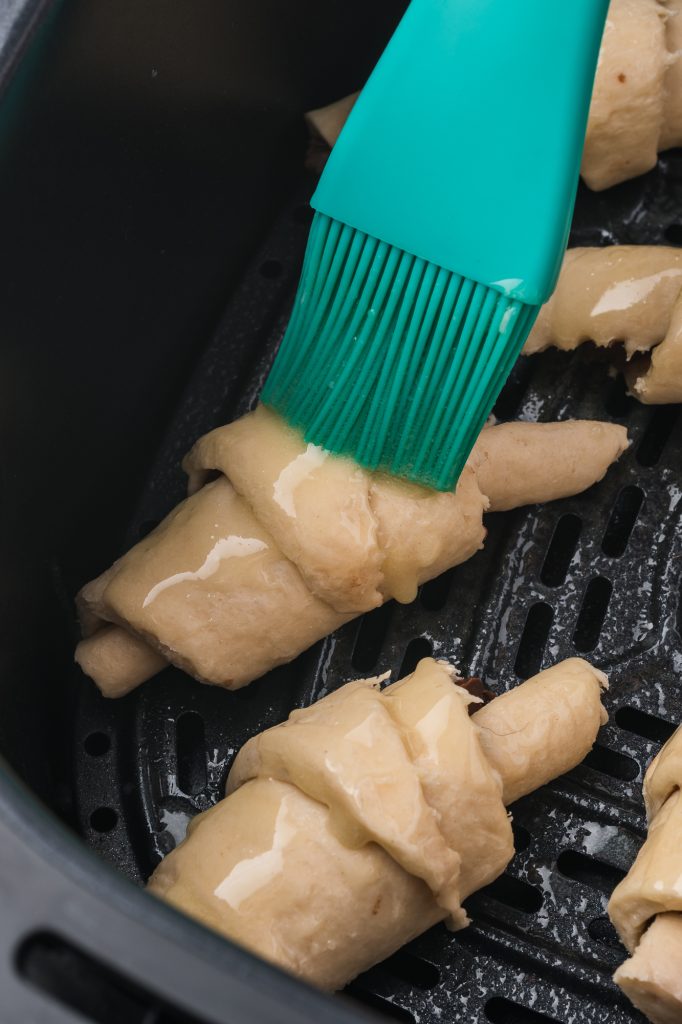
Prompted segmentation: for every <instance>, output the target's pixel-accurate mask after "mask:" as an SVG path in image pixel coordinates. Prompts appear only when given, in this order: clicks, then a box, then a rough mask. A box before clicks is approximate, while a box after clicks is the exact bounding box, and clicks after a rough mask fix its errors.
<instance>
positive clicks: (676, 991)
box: [609, 727, 682, 1024]
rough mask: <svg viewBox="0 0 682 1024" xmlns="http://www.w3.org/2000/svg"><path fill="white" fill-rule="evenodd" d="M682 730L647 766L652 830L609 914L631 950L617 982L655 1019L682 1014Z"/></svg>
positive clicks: (660, 1022)
mask: <svg viewBox="0 0 682 1024" xmlns="http://www.w3.org/2000/svg"><path fill="white" fill-rule="evenodd" d="M681 786H682V727H680V728H679V729H677V731H676V732H675V733H674V734H673V736H672V737H671V738H670V739H669V740H668V742H667V743H666V744H665V746H664V747H663V748H662V749H661V751H660V752H659V754H658V755H657V757H655V758H654V760H653V761H652V763H651V764H650V765H649V768H648V770H647V773H646V775H645V778H644V798H645V804H646V808H647V814H648V817H649V834H648V836H647V838H646V840H645V842H644V845H643V846H642V848H641V849H640V851H639V853H638V855H637V857H636V859H635V862H634V864H633V865H632V867H631V868H630V871H629V872H628V873H627V875H626V876H625V878H624V879H623V881H622V882H620V884H619V885H617V886H616V888H615V889H614V891H613V894H612V896H611V899H610V901H609V916H610V917H611V920H612V921H613V923H614V925H615V926H616V930H617V931H618V934H619V935H620V937H621V939H622V941H623V943H624V945H625V946H626V948H627V949H628V951H629V952H630V953H631V954H632V956H631V958H630V959H629V960H627V961H626V962H625V963H624V964H623V965H622V966H621V967H619V968H618V970H617V971H616V973H615V975H614V980H615V981H616V982H617V984H619V985H620V986H621V988H622V989H623V991H624V992H625V993H626V995H628V996H629V998H630V999H631V1000H632V1002H633V1003H634V1004H635V1006H637V1007H638V1008H639V1009H640V1010H642V1011H643V1012H644V1013H646V1014H647V1016H648V1017H649V1019H650V1020H652V1021H654V1022H655V1024H670V1022H672V1021H675V1022H677V1021H679V1020H680V1019H682V1017H681V1013H682V884H681V880H682V845H681V843H680V838H681V837H682V789H681Z"/></svg>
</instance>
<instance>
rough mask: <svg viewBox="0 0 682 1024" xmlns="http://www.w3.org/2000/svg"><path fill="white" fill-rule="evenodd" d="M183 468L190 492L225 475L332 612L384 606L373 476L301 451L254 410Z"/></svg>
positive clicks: (204, 443) (218, 433) (283, 426)
mask: <svg viewBox="0 0 682 1024" xmlns="http://www.w3.org/2000/svg"><path fill="white" fill-rule="evenodd" d="M183 468H184V469H185V470H186V472H187V474H188V476H189V491H190V494H192V493H193V492H194V491H196V490H198V489H199V488H200V487H201V486H202V485H203V484H204V482H205V480H206V478H207V474H208V473H209V472H210V471H211V470H220V472H221V473H224V474H225V476H226V477H227V478H228V480H229V481H230V482H231V483H232V486H233V487H234V488H235V490H236V491H237V493H238V494H240V495H241V496H242V497H243V498H244V500H245V501H246V502H248V504H249V505H250V506H251V508H252V509H253V512H254V514H255V516H256V518H257V519H258V521H259V522H260V523H262V525H263V526H264V527H265V528H266V530H268V531H269V532H270V533H271V534H272V536H273V537H274V539H275V541H276V543H277V546H278V547H279V549H280V550H281V551H282V552H283V553H284V554H285V555H286V557H287V558H289V559H290V560H291V561H292V562H294V564H295V565H296V566H297V567H298V570H299V572H300V573H301V575H302V576H303V578H304V580H305V581H306V584H307V586H308V587H309V588H310V590H312V592H313V593H314V594H315V595H316V596H317V597H319V598H320V599H321V600H323V601H326V602H327V603H328V604H330V605H331V606H332V607H333V608H335V609H336V611H338V612H354V613H355V614H356V615H357V614H359V613H360V612H365V611H369V610H370V609H371V608H376V607H377V605H379V604H381V600H382V598H381V594H380V592H379V587H380V585H381V552H380V550H379V546H378V544H377V537H376V532H377V530H376V522H375V518H374V515H373V513H372V509H371V506H370V499H369V488H370V477H369V474H367V473H366V472H365V471H364V470H363V469H361V468H360V466H358V465H357V463H355V462H353V461H352V460H351V459H345V458H339V457H336V458H331V457H330V456H329V453H328V452H326V451H325V450H324V449H323V448H318V447H316V446H315V445H312V444H308V445H306V443H305V442H304V441H303V438H302V437H301V435H300V433H299V432H298V431H296V430H293V429H292V428H291V427H290V426H289V425H288V424H287V423H285V421H284V420H282V418H281V417H280V416H277V415H276V414H275V413H274V412H271V411H270V409H268V408H266V407H265V406H264V405H259V406H258V407H257V409H256V410H255V412H251V413H248V414H247V415H246V416H242V417H241V418H240V419H238V420H235V421H234V422H233V423H228V424H227V426H225V427H218V428H217V430H212V431H211V433H210V434H206V435H205V436H204V437H202V438H201V439H200V440H199V441H197V443H196V444H195V445H194V447H193V448H192V450H191V451H190V453H189V454H188V455H187V456H186V457H185V459H184V461H183ZM332 524H333V525H332Z"/></svg>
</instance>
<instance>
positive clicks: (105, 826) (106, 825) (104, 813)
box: [90, 807, 118, 833]
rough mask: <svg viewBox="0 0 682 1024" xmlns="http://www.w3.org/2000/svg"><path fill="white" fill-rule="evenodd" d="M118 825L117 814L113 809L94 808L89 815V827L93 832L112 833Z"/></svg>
mask: <svg viewBox="0 0 682 1024" xmlns="http://www.w3.org/2000/svg"><path fill="white" fill-rule="evenodd" d="M117 825H118V812H117V811H115V810H114V808H113V807H96V808H95V810H94V811H93V812H92V814H91V815H90V827H91V828H92V830H93V831H94V832H102V833H105V832H113V830H114V829H115V828H116V826H117Z"/></svg>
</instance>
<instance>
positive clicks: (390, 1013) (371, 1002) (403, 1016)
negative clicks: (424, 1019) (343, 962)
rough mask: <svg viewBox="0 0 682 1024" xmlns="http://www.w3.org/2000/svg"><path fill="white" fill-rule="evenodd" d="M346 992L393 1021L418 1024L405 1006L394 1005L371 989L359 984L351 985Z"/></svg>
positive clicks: (403, 1023)
mask: <svg viewBox="0 0 682 1024" xmlns="http://www.w3.org/2000/svg"><path fill="white" fill-rule="evenodd" d="M346 991H347V992H349V993H350V994H351V995H352V996H353V998H355V999H357V1000H358V1002H360V1003H364V1004H365V1006H369V1007H371V1008H372V1009H373V1010H379V1011H380V1012H381V1013H383V1014H384V1015H385V1016H386V1017H390V1018H391V1020H398V1021H401V1022H402V1024H417V1022H416V1019H415V1017H414V1014H412V1013H410V1011H409V1010H406V1009H405V1007H404V1006H398V1004H397V1003H393V1002H391V1000H389V999H384V998H383V997H382V996H379V995H377V994H376V993H375V992H371V991H370V990H369V989H366V988H363V987H362V986H361V985H360V984H358V983H357V982H355V983H353V984H352V985H350V986H349V987H348V988H347V989H346Z"/></svg>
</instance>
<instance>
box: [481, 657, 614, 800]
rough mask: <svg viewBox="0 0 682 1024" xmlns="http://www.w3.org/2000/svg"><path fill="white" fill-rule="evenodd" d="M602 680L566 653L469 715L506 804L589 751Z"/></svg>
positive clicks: (601, 716)
mask: <svg viewBox="0 0 682 1024" xmlns="http://www.w3.org/2000/svg"><path fill="white" fill-rule="evenodd" d="M607 686H608V681H607V678H606V676H605V675H604V673H603V672H600V671H599V669H596V668H593V666H592V665H590V664H589V662H587V661H584V660H583V659H582V658H568V659H567V660H566V661H561V662H559V664H558V665H554V666H553V667H552V668H548V669H546V670H545V671H544V672H540V673H539V674H538V675H536V676H533V678H532V679H529V680H527V681H526V682H525V683H523V684H522V685H521V686H517V687H516V688H515V689H513V690H509V691H508V692H507V693H503V694H502V696H500V697H496V698H495V700H493V701H491V702H490V704H486V705H485V707H483V708H481V710H480V711H478V712H477V713H476V715H475V721H476V724H477V726H478V728H479V730H480V738H481V746H482V748H483V751H484V753H485V755H486V757H487V759H488V761H489V763H490V764H491V765H492V767H493V768H495V769H496V771H497V772H498V774H499V775H500V778H501V779H502V785H503V788H504V802H505V803H506V804H510V803H513V802H514V801H515V800H519V799H520V798H521V797H522V796H525V795H526V793H530V792H532V791H533V790H534V789H537V788H538V787H539V786H544V785H545V783H546V782H549V781H550V779H556V778H558V776H559V775H563V774H564V772H567V771H568V770H569V769H570V768H572V767H573V766H574V765H576V764H579V763H580V761H582V759H583V758H584V757H585V756H586V754H588V753H589V751H590V749H591V747H592V743H593V742H594V739H593V737H594V736H596V734H597V731H598V729H599V727H600V726H601V725H605V723H606V721H607V715H606V712H605V711H604V708H603V707H602V705H601V703H600V696H601V691H602V690H604V689H606V688H607Z"/></svg>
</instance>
